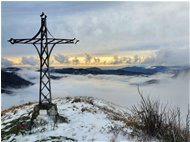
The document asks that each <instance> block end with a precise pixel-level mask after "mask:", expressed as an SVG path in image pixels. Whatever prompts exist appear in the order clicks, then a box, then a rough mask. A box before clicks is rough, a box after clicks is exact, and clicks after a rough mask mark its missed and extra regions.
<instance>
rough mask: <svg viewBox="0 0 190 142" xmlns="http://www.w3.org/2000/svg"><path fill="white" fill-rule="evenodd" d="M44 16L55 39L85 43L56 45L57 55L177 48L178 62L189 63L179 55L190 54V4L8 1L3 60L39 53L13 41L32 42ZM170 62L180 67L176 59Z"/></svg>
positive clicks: (4, 28)
mask: <svg viewBox="0 0 190 142" xmlns="http://www.w3.org/2000/svg"><path fill="white" fill-rule="evenodd" d="M42 11H44V12H45V13H46V14H47V15H48V27H49V30H50V32H51V33H52V34H53V35H54V36H55V37H62V38H73V37H76V38H78V39H80V43H79V44H78V45H74V46H73V45H67V46H56V47H55V48H56V50H55V51H54V53H56V54H58V53H63V54H65V55H67V54H81V53H89V54H91V53H93V54H96V53H101V54H118V55H119V54H125V53H127V52H128V51H131V50H133V51H147V50H150V51H151V50H153V51H155V50H158V53H162V51H163V50H165V51H166V50H167V53H169V54H173V50H172V48H174V49H175V50H176V52H175V53H174V54H175V55H171V56H173V57H174V56H175V59H176V61H177V62H176V63H177V64H184V63H185V64H189V63H188V61H187V60H186V59H187V58H183V56H181V55H183V54H178V53H181V50H183V48H186V49H185V51H189V5H188V2H2V56H3V57H6V56H13V55H14V56H15V55H18V56H22V55H27V54H28V55H30V54H36V51H35V49H34V47H32V46H30V47H28V48H26V46H20V45H15V47H14V48H13V46H12V45H10V44H9V43H7V39H9V38H10V37H18V38H23V37H32V36H33V35H34V34H35V33H36V32H37V31H38V29H39V27H40V17H39V15H40V14H41V12H42ZM169 47H172V48H169ZM18 49H22V51H21V50H19V52H18V51H16V50H18ZM186 54H187V55H186ZM159 56H160V57H159ZM169 56H170V55H169ZM171 56H170V57H171ZM186 56H189V52H186V53H185V57H186ZM163 57H164V58H165V57H166V56H163V54H158V58H160V59H161V58H163ZM164 60H167V62H166V63H167V64H170V63H172V64H175V62H174V59H173V58H171V59H170V58H165V59H163V61H164ZM169 60H170V61H169ZM154 61H157V60H154ZM179 61H180V62H179ZM159 63H160V62H157V64H159Z"/></svg>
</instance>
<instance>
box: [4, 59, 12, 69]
mask: <svg viewBox="0 0 190 142" xmlns="http://www.w3.org/2000/svg"><path fill="white" fill-rule="evenodd" d="M1 65H2V66H3V67H8V66H12V65H13V62H12V61H10V60H8V59H6V58H1Z"/></svg>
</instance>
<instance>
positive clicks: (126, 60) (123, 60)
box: [112, 55, 142, 65]
mask: <svg viewBox="0 0 190 142" xmlns="http://www.w3.org/2000/svg"><path fill="white" fill-rule="evenodd" d="M141 63H142V60H141V57H140V55H134V56H131V57H128V56H127V57H118V56H114V57H113V61H112V64H114V65H116V64H141Z"/></svg>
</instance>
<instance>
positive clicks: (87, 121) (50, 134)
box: [1, 97, 136, 142]
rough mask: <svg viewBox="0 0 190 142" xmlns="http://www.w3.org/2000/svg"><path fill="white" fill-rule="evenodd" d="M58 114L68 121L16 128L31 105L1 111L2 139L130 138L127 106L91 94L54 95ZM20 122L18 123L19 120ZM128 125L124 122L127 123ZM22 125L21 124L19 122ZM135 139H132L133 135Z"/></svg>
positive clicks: (28, 111) (128, 139) (28, 141)
mask: <svg viewBox="0 0 190 142" xmlns="http://www.w3.org/2000/svg"><path fill="white" fill-rule="evenodd" d="M54 103H56V104H57V106H58V111H59V114H60V115H62V116H64V117H66V119H67V120H68V121H67V122H65V123H58V125H57V126H53V125H52V124H48V125H41V127H39V126H38V127H35V128H33V129H32V131H27V130H26V129H24V128H23V127H22V128H23V129H22V130H19V128H18V127H19V126H20V124H24V123H25V122H28V120H29V118H30V116H31V111H32V108H33V106H34V105H35V104H31V103H29V104H26V105H22V106H19V107H14V108H11V109H8V110H5V111H3V112H2V114H1V115H2V118H1V120H2V125H1V133H2V140H4V141H19V142H21V141H27V142H30V141H33V142H39V141H100V140H101V141H122V140H125V141H127V142H128V141H134V139H132V137H133V133H134V132H133V130H132V129H131V128H130V123H129V124H128V119H127V116H128V113H127V109H126V108H124V107H120V106H117V105H114V104H112V103H110V102H106V101H104V100H100V99H96V98H92V97H74V98H70V97H67V98H58V99H55V100H54ZM21 122H22V123H21ZM127 124H128V125H127ZM23 126H24V127H25V125H23ZM135 139H136V138H135Z"/></svg>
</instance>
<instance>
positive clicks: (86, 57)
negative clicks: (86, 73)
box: [84, 53, 93, 64]
mask: <svg viewBox="0 0 190 142" xmlns="http://www.w3.org/2000/svg"><path fill="white" fill-rule="evenodd" d="M92 58H93V57H92V56H91V55H89V54H87V53H85V56H84V61H85V63H86V64H89V63H91V60H92Z"/></svg>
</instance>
